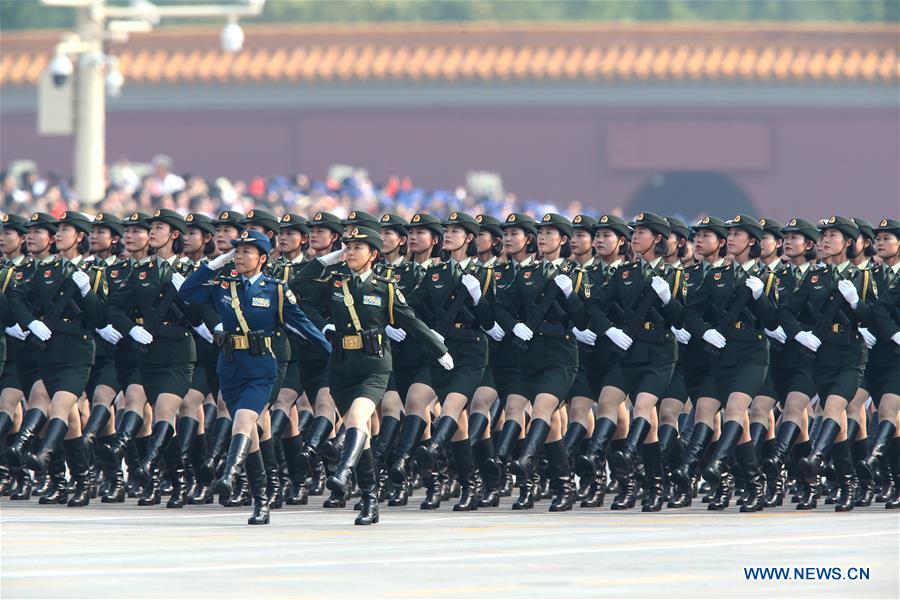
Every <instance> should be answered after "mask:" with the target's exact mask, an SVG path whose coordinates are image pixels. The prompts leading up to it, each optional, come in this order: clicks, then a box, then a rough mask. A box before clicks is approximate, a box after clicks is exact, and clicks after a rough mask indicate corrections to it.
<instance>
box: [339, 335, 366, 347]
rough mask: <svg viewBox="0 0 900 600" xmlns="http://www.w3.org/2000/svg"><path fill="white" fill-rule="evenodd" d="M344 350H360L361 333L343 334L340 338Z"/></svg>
mask: <svg viewBox="0 0 900 600" xmlns="http://www.w3.org/2000/svg"><path fill="white" fill-rule="evenodd" d="M342 345H343V347H344V350H362V336H361V335H345V336H344V337H343V338H342Z"/></svg>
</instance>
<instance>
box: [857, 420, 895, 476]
mask: <svg viewBox="0 0 900 600" xmlns="http://www.w3.org/2000/svg"><path fill="white" fill-rule="evenodd" d="M896 432H897V426H896V425H895V424H894V423H892V422H891V420H890V419H882V420H881V421H879V422H878V428H877V429H876V431H875V442H874V444H873V445H872V450H871V451H869V454H868V456H867V457H866V458H864V459H863V460H861V461H860V462H859V463H857V466H858V468H859V470H860V475H862V474H865V475H866V476H867V477H869V478H870V479H876V478H879V477H880V473H881V471H882V468H881V467H882V458H883V457H884V456H885V454H887V451H888V448H889V445H890V443H891V440H892V439H893V438H894V434H895V433H896Z"/></svg>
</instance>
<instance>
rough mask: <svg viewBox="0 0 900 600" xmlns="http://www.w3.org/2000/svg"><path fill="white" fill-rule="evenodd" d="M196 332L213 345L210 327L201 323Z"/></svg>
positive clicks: (195, 328)
mask: <svg viewBox="0 0 900 600" xmlns="http://www.w3.org/2000/svg"><path fill="white" fill-rule="evenodd" d="M182 279H184V277H182ZM173 282H174V277H173ZM176 288H177V286H176ZM194 331H196V332H197V335H199V336H200V337H202V338H203V339H204V340H206V341H207V342H209V343H210V344H212V343H213V335H212V332H211V331H210V330H209V327H207V326H206V323H200V324H199V325H197V326H196V327H194Z"/></svg>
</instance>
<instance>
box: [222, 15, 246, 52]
mask: <svg viewBox="0 0 900 600" xmlns="http://www.w3.org/2000/svg"><path fill="white" fill-rule="evenodd" d="M219 41H220V42H221V43H222V50H223V51H225V52H228V53H230V54H237V53H238V52H240V51H241V49H242V48H243V47H244V30H243V29H241V26H240V25H238V23H237V20H235V19H232V20H230V21H229V22H228V24H227V25H225V27H224V29H222V34H221V35H220V36H219Z"/></svg>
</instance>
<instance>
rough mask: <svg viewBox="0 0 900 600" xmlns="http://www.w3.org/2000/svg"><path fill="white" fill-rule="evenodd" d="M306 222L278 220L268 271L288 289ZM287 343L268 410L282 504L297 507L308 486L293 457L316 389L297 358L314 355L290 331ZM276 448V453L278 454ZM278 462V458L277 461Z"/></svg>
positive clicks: (303, 245) (301, 257)
mask: <svg viewBox="0 0 900 600" xmlns="http://www.w3.org/2000/svg"><path fill="white" fill-rule="evenodd" d="M309 234H310V229H309V222H308V221H307V220H306V218H305V217H302V216H300V215H298V214H295V213H287V214H285V215H283V216H282V217H281V219H280V220H279V232H278V252H279V257H278V259H276V260H273V261H272V262H271V266H270V268H269V271H270V273H271V276H272V277H273V278H275V279H278V280H281V281H283V282H285V284H286V285H287V286H288V289H290V288H292V287H294V285H295V280H296V279H297V277H298V273H299V271H300V269H301V268H303V266H304V265H305V264H306V263H307V262H309V261H308V259H307V258H306V254H305V253H306V251H307V250H308V249H309ZM285 333H286V334H287V338H288V340H289V342H290V361H289V362H288V364H287V368H286V371H285V375H284V382H283V383H282V386H281V390H280V391H279V392H278V397H277V399H276V401H275V404H274V405H273V406H272V410H271V414H272V437H273V438H276V439H280V441H281V445H282V447H283V449H284V450H283V453H284V457H285V460H286V462H287V467H288V471H289V473H290V486H291V489H290V493H289V494H288V493H286V492H285V502H286V503H287V504H291V505H301V504H306V503H307V502H308V497H309V485H308V483H307V477H306V475H307V473H306V472H305V471H303V472H302V473H301V469H300V468H299V466H298V465H297V461H296V459H297V456H298V455H299V454H300V451H301V449H302V441H301V437H300V434H301V432H303V433H306V432H307V431H308V429H309V425H310V424H311V423H312V420H313V411H312V406H310V402H309V398H313V399H315V394H316V393H318V389H306V386H305V383H306V379H305V378H304V377H302V376H301V371H300V361H301V357H309V356H313V355H317V352H315V349H314V348H313V347H312V346H311V344H310V342H309V341H308V340H306V339H305V338H303V337H300V336H299V335H296V334H294V333H293V332H291V331H286V332H285ZM278 448H279V447H278V446H276V451H277V450H278ZM279 458H280V457H279Z"/></svg>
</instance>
